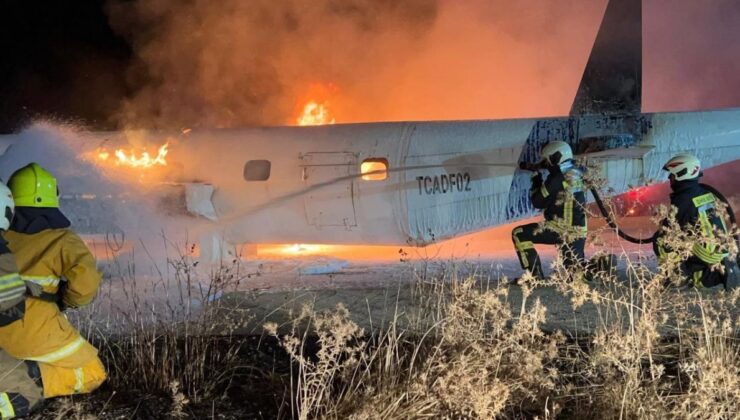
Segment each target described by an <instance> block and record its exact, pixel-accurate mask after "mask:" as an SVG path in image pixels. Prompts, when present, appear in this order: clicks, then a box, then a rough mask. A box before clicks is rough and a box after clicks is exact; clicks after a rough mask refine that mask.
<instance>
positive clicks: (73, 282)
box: [0, 163, 106, 418]
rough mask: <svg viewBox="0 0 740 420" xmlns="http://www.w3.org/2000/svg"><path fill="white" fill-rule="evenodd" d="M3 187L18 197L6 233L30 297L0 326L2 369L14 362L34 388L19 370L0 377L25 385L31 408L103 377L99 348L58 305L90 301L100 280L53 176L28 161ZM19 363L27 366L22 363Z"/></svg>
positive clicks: (93, 386) (90, 388) (84, 389)
mask: <svg viewBox="0 0 740 420" xmlns="http://www.w3.org/2000/svg"><path fill="white" fill-rule="evenodd" d="M8 186H9V187H10V190H11V192H12V194H13V198H14V200H15V217H14V219H13V222H12V223H11V224H10V228H9V230H8V231H7V232H6V233H5V239H6V240H7V241H8V243H9V248H10V250H11V251H12V252H13V255H14V257H15V261H16V264H17V266H18V270H19V272H20V275H21V278H22V280H24V282H25V284H26V289H27V291H26V294H27V298H26V300H25V316H24V317H23V319H22V320H20V321H16V322H14V323H11V324H9V325H6V326H3V327H1V328H0V348H1V349H3V350H4V353H3V356H2V359H0V365H2V366H3V367H4V368H5V366H6V364H7V363H13V362H15V364H16V366H18V369H19V372H21V371H23V372H25V373H26V374H27V375H26V376H27V377H31V379H32V382H33V386H35V387H36V389H35V390H34V391H31V390H30V389H29V386H30V385H29V383H28V380H27V378H26V377H23V375H20V374H18V375H15V376H14V378H16V379H17V380H18V381H19V384H18V385H16V384H14V383H8V382H7V381H8V380H9V379H7V378H6V379H5V380H4V381H2V382H0V383H2V384H3V385H4V386H5V387H6V389H10V390H11V391H12V390H14V389H17V390H21V389H23V390H26V391H25V392H27V393H23V395H24V398H25V399H26V400H28V401H29V404H27V405H28V406H33V405H34V403H35V402H37V401H40V400H41V399H42V398H51V397H57V396H63V395H72V394H79V393H88V392H91V391H93V390H95V389H96V388H97V387H98V386H99V385H100V384H101V383H102V382H103V381H104V380H105V377H106V374H105V369H104V367H103V364H102V362H101V361H100V359H99V358H98V351H97V349H96V348H95V347H93V346H92V345H91V344H90V343H88V342H87V340H85V339H84V338H83V337H82V336H81V335H80V333H79V332H78V331H77V330H76V329H75V328H74V327H73V326H72V325H71V324H70V323H69V321H68V320H67V318H66V317H65V316H64V315H63V313H62V311H61V309H62V308H63V307H65V306H66V307H72V308H75V307H80V306H84V305H87V304H89V303H90V302H92V300H93V298H94V297H95V295H96V294H97V291H98V286H99V285H100V279H101V276H100V273H99V272H98V271H97V269H96V263H95V259H94V258H93V256H92V255H91V254H90V251H89V250H88V249H87V247H86V246H85V244H84V243H83V242H82V240H81V239H80V238H79V237H78V236H77V235H76V234H75V233H73V232H72V231H71V230H70V229H69V226H70V222H69V220H68V219H67V218H66V217H65V216H64V215H63V214H62V212H61V211H60V210H59V196H58V190H57V181H56V179H55V178H54V177H53V176H52V175H51V174H50V173H49V172H47V171H46V170H45V169H43V168H42V167H41V166H39V165H38V164H36V163H31V164H30V165H28V166H25V167H23V168H21V169H19V170H18V171H16V172H15V173H14V174H13V175H12V176H11V178H10V179H9V181H8ZM24 364H25V365H26V366H27V368H23V369H21V367H22V366H23V365H24ZM6 369H7V368H6ZM20 382H24V384H23V385H21V384H20ZM14 387H15V388H14ZM3 391H5V389H0V392H3ZM15 392H19V391H15ZM34 392H35V394H34ZM0 395H2V394H0ZM0 407H5V410H6V411H4V412H3V418H5V417H12V414H13V410H14V411H15V415H19V412H23V410H28V409H29V408H30V407H27V406H24V405H23V404H20V405H18V406H17V407H16V406H15V404H14V405H13V408H10V409H9V408H8V405H7V404H6V405H5V406H2V405H0Z"/></svg>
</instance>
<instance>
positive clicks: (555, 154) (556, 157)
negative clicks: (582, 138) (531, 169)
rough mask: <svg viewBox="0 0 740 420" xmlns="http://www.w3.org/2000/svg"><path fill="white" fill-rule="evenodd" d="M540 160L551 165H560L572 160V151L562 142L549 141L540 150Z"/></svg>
mask: <svg viewBox="0 0 740 420" xmlns="http://www.w3.org/2000/svg"><path fill="white" fill-rule="evenodd" d="M540 155H542V160H543V161H547V162H548V163H549V164H551V165H560V164H562V163H563V162H565V161H568V160H572V159H573V150H572V149H571V148H570V145H569V144H568V143H566V142H564V141H551V142H550V143H547V144H546V145H545V147H543V148H542V153H540Z"/></svg>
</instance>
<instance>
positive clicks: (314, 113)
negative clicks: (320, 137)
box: [296, 101, 336, 125]
mask: <svg viewBox="0 0 740 420" xmlns="http://www.w3.org/2000/svg"><path fill="white" fill-rule="evenodd" d="M296 123H297V124H298V125H326V124H334V123H336V119H335V118H334V116H333V115H332V114H331V111H330V110H329V103H328V102H323V103H319V102H316V101H309V102H308V103H307V104H306V105H305V106H304V107H303V112H301V115H300V116H299V117H298V118H296Z"/></svg>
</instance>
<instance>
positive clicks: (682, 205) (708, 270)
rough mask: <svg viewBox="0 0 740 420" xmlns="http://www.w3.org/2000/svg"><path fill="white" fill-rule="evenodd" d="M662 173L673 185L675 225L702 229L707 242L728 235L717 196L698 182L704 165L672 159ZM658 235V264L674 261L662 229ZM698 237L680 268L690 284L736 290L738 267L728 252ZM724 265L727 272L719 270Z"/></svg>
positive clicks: (688, 156) (690, 159) (685, 155)
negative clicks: (719, 209) (723, 234)
mask: <svg viewBox="0 0 740 420" xmlns="http://www.w3.org/2000/svg"><path fill="white" fill-rule="evenodd" d="M663 170H664V171H666V172H668V179H669V181H670V185H671V190H672V192H671V205H672V206H674V207H676V210H677V212H676V216H675V217H676V220H675V221H676V223H677V224H678V226H679V227H680V228H681V229H688V228H691V227H694V226H698V227H699V231H700V232H701V236H702V237H703V238H704V239H712V238H714V237H715V235H716V234H717V233H720V232H723V233H727V232H728V224H727V221H726V220H725V213H724V211H718V209H717V201H718V199H717V197H715V196H714V194H712V193H711V192H710V191H708V190H707V189H706V188H704V187H703V186H702V185H701V184H700V183H699V178H700V177H701V175H702V173H701V163H700V162H699V159H698V158H697V157H696V156H694V155H692V154H689V153H681V154H678V155H676V156H674V157H673V158H671V159H670V160H669V161H668V162H667V163H666V164H665V166H663ZM666 225H668V221H667V220H664V221H663V223H662V224H661V228H660V229H658V231H657V232H656V234H655V237H654V241H653V250H654V251H655V254H656V255H657V256H658V261H659V263H661V264H663V263H665V262H666V261H668V260H670V259H672V258H675V257H676V256H675V253H674V252H673V251H672V250H671V249H670V247H669V246H668V245H667V244H666V234H665V232H664V230H663V226H666ZM701 239H702V238H696V240H695V242H694V245H693V248H692V254H693V255H691V256H690V257H688V258H687V259H686V260H684V261H682V262H681V269H682V270H683V272H684V274H685V275H686V276H687V277H688V278H689V284H690V285H693V286H695V287H697V288H701V287H714V286H719V285H723V286H724V287H725V288H726V289H732V288H735V287H737V284H736V283H737V280H736V278H737V264H736V263H735V261H734V260H733V259H731V258H728V257H729V253H728V252H727V249H721V248H720V247H718V246H717V244H712V243H711V241H702V240H701ZM719 265H723V266H724V269H723V270H719V269H717V267H718V266H719Z"/></svg>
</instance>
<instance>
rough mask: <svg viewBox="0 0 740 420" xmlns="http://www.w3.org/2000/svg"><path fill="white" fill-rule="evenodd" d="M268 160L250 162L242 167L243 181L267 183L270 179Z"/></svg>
mask: <svg viewBox="0 0 740 420" xmlns="http://www.w3.org/2000/svg"><path fill="white" fill-rule="evenodd" d="M271 166H272V164H271V163H270V161H269V160H250V161H248V162H247V164H246V165H244V179H246V180H247V181H267V180H268V179H269V178H270V167H271Z"/></svg>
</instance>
